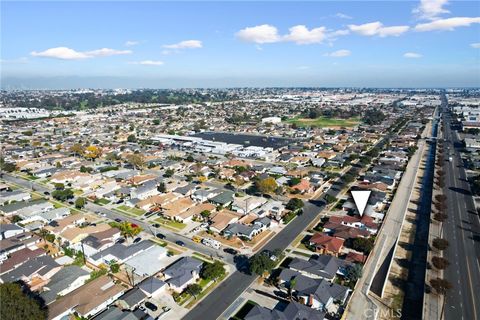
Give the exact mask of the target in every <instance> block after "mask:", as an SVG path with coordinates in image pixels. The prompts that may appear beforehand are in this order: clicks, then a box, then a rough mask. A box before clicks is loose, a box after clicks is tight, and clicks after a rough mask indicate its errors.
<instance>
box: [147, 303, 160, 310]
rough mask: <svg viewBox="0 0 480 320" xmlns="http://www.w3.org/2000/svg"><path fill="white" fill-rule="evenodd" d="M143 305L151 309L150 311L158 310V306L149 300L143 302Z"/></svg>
mask: <svg viewBox="0 0 480 320" xmlns="http://www.w3.org/2000/svg"><path fill="white" fill-rule="evenodd" d="M145 307H147V308H148V309H150V310H152V311H157V310H158V307H157V306H156V305H154V304H153V303H151V302H148V301H147V302H145Z"/></svg>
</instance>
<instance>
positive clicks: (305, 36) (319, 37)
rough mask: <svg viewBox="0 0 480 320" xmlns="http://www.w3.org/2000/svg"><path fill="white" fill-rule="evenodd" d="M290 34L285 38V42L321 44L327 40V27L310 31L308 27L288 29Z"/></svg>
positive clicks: (301, 26)
mask: <svg viewBox="0 0 480 320" xmlns="http://www.w3.org/2000/svg"><path fill="white" fill-rule="evenodd" d="M288 30H289V31H290V33H289V34H287V35H285V36H284V37H283V40H284V41H293V42H295V43H296V44H312V43H321V42H322V41H323V40H324V39H325V31H326V28H325V27H319V28H314V29H311V30H308V28H307V27H306V26H303V25H298V26H294V27H291V28H290V29H288Z"/></svg>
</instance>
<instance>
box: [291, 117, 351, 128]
mask: <svg viewBox="0 0 480 320" xmlns="http://www.w3.org/2000/svg"><path fill="white" fill-rule="evenodd" d="M285 122H286V123H290V124H296V125H297V126H298V127H319V128H328V127H345V128H351V127H355V126H356V125H358V124H359V123H360V119H358V118H349V119H333V118H325V117H318V118H316V119H308V118H298V117H297V118H292V119H288V120H287V121H285Z"/></svg>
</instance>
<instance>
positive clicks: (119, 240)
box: [115, 238, 125, 243]
mask: <svg viewBox="0 0 480 320" xmlns="http://www.w3.org/2000/svg"><path fill="white" fill-rule="evenodd" d="M124 242H125V238H120V239H118V240H117V241H115V243H124Z"/></svg>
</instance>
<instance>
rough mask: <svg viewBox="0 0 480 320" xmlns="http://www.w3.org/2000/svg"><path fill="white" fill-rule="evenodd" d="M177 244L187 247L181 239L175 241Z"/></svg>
mask: <svg viewBox="0 0 480 320" xmlns="http://www.w3.org/2000/svg"><path fill="white" fill-rule="evenodd" d="M175 244H176V245H177V246H180V247H185V242H183V241H180V240H177V241H175Z"/></svg>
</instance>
